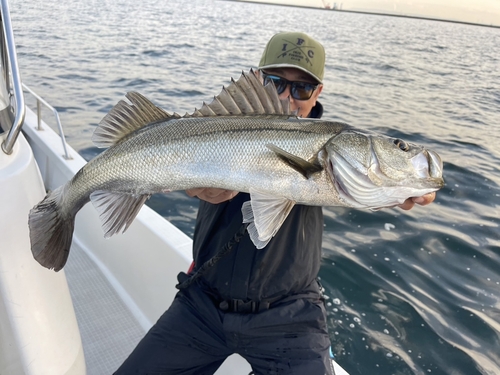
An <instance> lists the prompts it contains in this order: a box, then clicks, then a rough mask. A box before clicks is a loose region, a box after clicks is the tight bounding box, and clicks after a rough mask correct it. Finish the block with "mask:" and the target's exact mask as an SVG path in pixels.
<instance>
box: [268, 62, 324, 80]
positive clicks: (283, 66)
mask: <svg viewBox="0 0 500 375" xmlns="http://www.w3.org/2000/svg"><path fill="white" fill-rule="evenodd" d="M274 68H294V69H299V70H302V71H303V72H304V73H307V74H308V75H310V76H311V77H312V78H314V79H315V80H316V81H317V82H318V83H323V81H322V80H321V79H319V77H318V76H316V75H314V74H312V73H311V72H310V71H309V70H307V69H304V68H302V67H301V66H297V65H293V64H269V65H264V66H259V69H260V70H262V69H274Z"/></svg>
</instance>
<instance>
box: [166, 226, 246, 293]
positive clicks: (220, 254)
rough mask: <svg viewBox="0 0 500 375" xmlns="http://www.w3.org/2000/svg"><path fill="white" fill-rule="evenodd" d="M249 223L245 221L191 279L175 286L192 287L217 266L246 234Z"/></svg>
mask: <svg viewBox="0 0 500 375" xmlns="http://www.w3.org/2000/svg"><path fill="white" fill-rule="evenodd" d="M248 224H249V223H243V224H242V225H241V227H240V229H239V230H238V232H236V233H235V234H234V236H233V238H232V239H231V240H229V241H228V243H226V244H225V245H224V246H222V249H220V250H219V251H218V252H217V253H216V254H215V255H214V256H213V257H212V258H210V259H209V260H207V261H206V262H205V263H203V265H202V266H201V267H200V268H199V269H198V270H197V271H196V272H195V273H194V274H193V275H192V276H191V277H189V279H186V280H184V281H183V282H182V283H179V284H177V285H176V286H175V287H176V288H177V289H179V290H182V289H186V288H188V287H190V286H191V285H192V284H193V283H194V282H195V281H196V280H198V279H199V278H200V277H201V276H203V275H204V274H205V273H206V272H207V271H208V270H210V269H211V268H212V267H213V266H215V265H216V264H217V263H218V262H219V261H220V260H221V259H222V258H224V257H225V256H226V255H228V254H229V253H230V252H231V250H233V247H234V245H236V244H237V243H238V242H240V240H241V239H242V238H243V236H244V235H245V232H246V230H247V227H248Z"/></svg>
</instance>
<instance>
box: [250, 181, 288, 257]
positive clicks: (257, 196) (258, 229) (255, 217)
mask: <svg viewBox="0 0 500 375" xmlns="http://www.w3.org/2000/svg"><path fill="white" fill-rule="evenodd" d="M294 205H295V202H294V201H292V200H290V199H287V198H281V197H276V196H270V195H268V194H265V193H261V192H259V191H256V190H250V201H248V202H245V203H243V206H242V207H241V212H242V214H243V223H250V224H249V225H248V228H247V231H248V234H249V235H250V239H251V240H252V242H253V243H254V245H255V247H256V248H257V249H262V248H264V247H265V246H266V245H267V244H268V243H269V241H271V239H272V238H273V237H274V236H275V235H276V233H278V231H279V229H280V228H281V225H282V224H283V222H284V221H285V219H286V218H287V217H288V214H289V213H290V211H291V210H292V208H293V207H294Z"/></svg>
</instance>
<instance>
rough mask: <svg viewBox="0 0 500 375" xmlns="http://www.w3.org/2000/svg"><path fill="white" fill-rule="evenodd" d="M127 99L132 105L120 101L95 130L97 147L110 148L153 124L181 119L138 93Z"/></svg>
mask: <svg viewBox="0 0 500 375" xmlns="http://www.w3.org/2000/svg"><path fill="white" fill-rule="evenodd" d="M126 97H127V99H128V100H130V103H131V104H129V103H127V102H126V101H124V100H120V101H119V102H118V103H117V104H116V105H115V106H114V107H113V108H112V109H111V111H109V113H108V114H107V115H106V116H104V118H103V119H102V120H101V122H100V123H99V126H98V127H97V128H96V129H95V131H94V134H93V135H92V141H93V142H94V144H95V145H96V146H97V147H110V146H112V145H114V144H115V143H117V142H118V141H119V140H120V139H122V138H123V137H125V136H126V135H128V134H130V133H132V132H133V131H135V130H137V129H140V128H142V127H144V126H146V125H148V124H150V123H152V122H155V121H159V120H170V119H173V118H179V117H180V116H179V115H178V114H176V113H175V114H173V115H170V114H168V113H167V112H165V111H164V110H163V109H161V108H159V107H157V106H155V105H154V104H153V103H152V102H151V101H149V100H148V99H146V98H145V97H144V96H142V95H141V94H139V93H138V92H133V91H132V92H129V93H127V95H126Z"/></svg>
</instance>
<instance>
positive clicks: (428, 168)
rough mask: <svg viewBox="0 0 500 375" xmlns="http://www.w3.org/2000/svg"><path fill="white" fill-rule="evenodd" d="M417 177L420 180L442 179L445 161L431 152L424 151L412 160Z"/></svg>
mask: <svg viewBox="0 0 500 375" xmlns="http://www.w3.org/2000/svg"><path fill="white" fill-rule="evenodd" d="M410 161H411V163H412V165H413V167H414V168H415V172H416V173H417V176H418V177H420V178H442V177H443V161H442V160H441V157H440V156H439V155H438V154H437V153H435V152H434V151H431V150H424V151H422V152H420V153H419V154H417V155H415V156H414V157H413V158H411V159H410Z"/></svg>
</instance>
